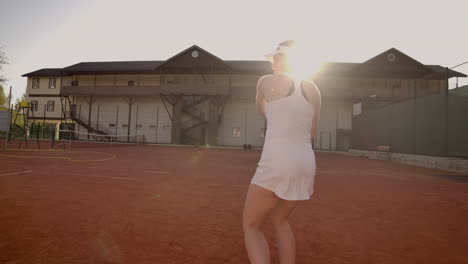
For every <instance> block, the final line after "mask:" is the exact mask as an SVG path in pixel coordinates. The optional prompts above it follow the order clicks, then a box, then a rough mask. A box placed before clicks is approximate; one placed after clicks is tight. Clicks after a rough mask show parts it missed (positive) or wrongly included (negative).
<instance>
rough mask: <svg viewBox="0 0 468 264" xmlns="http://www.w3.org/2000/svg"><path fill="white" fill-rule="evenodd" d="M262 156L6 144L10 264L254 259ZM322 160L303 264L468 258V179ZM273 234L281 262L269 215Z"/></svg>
mask: <svg viewBox="0 0 468 264" xmlns="http://www.w3.org/2000/svg"><path fill="white" fill-rule="evenodd" d="M80 151H81V152H80ZM4 155H8V156H4ZM112 155H113V156H114V157H113V158H109V157H111V156H112ZM60 157H62V158H60ZM63 157H65V158H63ZM103 157H104V158H103ZM259 157H260V151H257V150H235V149H206V148H195V147H174V146H125V145H123V146H119V147H112V148H83V149H81V150H80V149H79V148H75V150H74V151H73V152H71V153H66V152H62V153H59V152H41V151H37V152H24V151H0V263H10V264H12V263H28V264H29V263H158V264H165V263H167V264H170V263H213V264H215V263H216V264H219V263H248V259H247V255H246V251H245V248H244V240H243V232H242V221H241V219H242V208H243V203H244V199H245V195H246V192H247V185H248V183H249V181H250V179H251V177H252V175H253V173H254V171H255V168H256V164H257V162H258V160H259ZM67 158H68V159H67ZM93 159H94V160H101V161H83V160H93ZM78 160H81V161H78ZM317 164H318V173H317V176H316V184H315V190H316V192H315V194H314V195H313V196H312V199H311V200H309V201H305V202H302V203H301V204H300V205H299V206H298V208H297V209H296V210H295V211H294V212H293V214H292V216H291V223H292V226H293V229H294V230H295V234H296V239H297V263H303V264H306V263H326V264H333V263H340V264H341V263H360V264H365V263H392V264H394V263H408V264H409V263H411V264H415V263H424V264H428V263H468V251H467V250H466V248H467V246H468V240H467V238H468V224H467V223H468V182H466V181H454V180H451V179H449V178H441V177H435V176H431V175H436V174H447V175H448V174H449V173H444V172H441V171H435V170H429V169H422V168H417V167H412V166H406V165H400V164H395V163H390V162H383V161H374V160H367V159H363V158H355V157H350V156H345V155H339V154H330V153H317ZM264 231H265V232H266V236H267V239H268V241H269V243H270V248H271V253H272V263H278V257H277V250H276V245H275V243H274V236H273V233H272V226H271V223H270V222H267V223H266V224H265V226H264Z"/></svg>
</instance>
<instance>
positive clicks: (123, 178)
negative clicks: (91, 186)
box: [64, 172, 137, 181]
mask: <svg viewBox="0 0 468 264" xmlns="http://www.w3.org/2000/svg"><path fill="white" fill-rule="evenodd" d="M64 174H69V175H76V176H87V177H96V178H108V179H118V180H132V181H135V180H137V179H135V178H125V177H111V176H99V175H86V174H80V173H71V172H65V173H64Z"/></svg>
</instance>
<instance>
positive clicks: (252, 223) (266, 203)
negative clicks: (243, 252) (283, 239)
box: [243, 184, 281, 264]
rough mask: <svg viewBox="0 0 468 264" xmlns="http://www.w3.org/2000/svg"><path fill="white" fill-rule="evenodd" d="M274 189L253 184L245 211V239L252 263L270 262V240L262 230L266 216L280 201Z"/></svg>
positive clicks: (264, 263) (247, 197)
mask: <svg viewBox="0 0 468 264" xmlns="http://www.w3.org/2000/svg"><path fill="white" fill-rule="evenodd" d="M280 200H281V199H280V198H278V196H276V194H274V193H273V192H272V191H270V190H267V189H265V188H262V187H260V186H258V185H255V184H251V185H250V186H249V190H248V191H247V196H246V199H245V205H244V212H243V228H244V240H245V247H246V249H247V254H248V256H249V260H250V263H251V264H269V263H270V250H269V247H268V242H267V240H266V238H265V236H264V234H263V232H262V231H261V230H260V227H261V226H262V224H263V222H264V220H265V218H266V216H267V215H268V214H269V212H270V211H271V210H272V209H273V208H274V207H275V206H276V205H277V204H278V203H279V202H280Z"/></svg>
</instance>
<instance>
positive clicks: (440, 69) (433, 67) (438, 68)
mask: <svg viewBox="0 0 468 264" xmlns="http://www.w3.org/2000/svg"><path fill="white" fill-rule="evenodd" d="M426 67H429V68H430V69H431V70H433V71H434V72H436V73H438V75H440V74H442V75H443V76H445V68H444V67H442V66H440V65H426ZM448 73H449V76H450V78H451V77H467V75H466V74H463V73H461V72H457V71H454V70H450V69H449V70H448Z"/></svg>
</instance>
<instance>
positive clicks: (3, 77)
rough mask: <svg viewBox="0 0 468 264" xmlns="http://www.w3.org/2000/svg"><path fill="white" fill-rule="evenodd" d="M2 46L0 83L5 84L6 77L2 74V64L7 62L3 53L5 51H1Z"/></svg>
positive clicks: (0, 53)
mask: <svg viewBox="0 0 468 264" xmlns="http://www.w3.org/2000/svg"><path fill="white" fill-rule="evenodd" d="M3 48H4V47H3V46H2V47H0V85H2V84H5V82H6V80H7V79H6V77H5V76H4V75H3V65H6V64H8V58H7V56H6V54H5V51H3Z"/></svg>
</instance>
